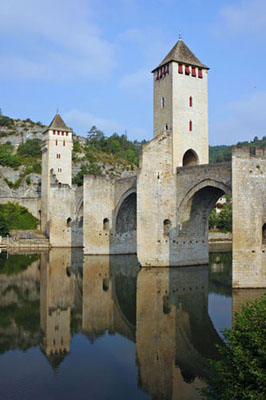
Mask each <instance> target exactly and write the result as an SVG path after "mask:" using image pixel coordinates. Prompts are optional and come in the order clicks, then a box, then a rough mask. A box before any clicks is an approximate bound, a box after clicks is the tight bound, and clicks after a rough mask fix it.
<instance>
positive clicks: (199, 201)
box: [180, 184, 231, 237]
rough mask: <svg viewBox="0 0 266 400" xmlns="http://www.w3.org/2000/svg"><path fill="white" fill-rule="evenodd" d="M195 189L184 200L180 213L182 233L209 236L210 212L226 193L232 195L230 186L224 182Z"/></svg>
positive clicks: (192, 235)
mask: <svg viewBox="0 0 266 400" xmlns="http://www.w3.org/2000/svg"><path fill="white" fill-rule="evenodd" d="M197 189H198V190H197ZM197 189H194V190H193V191H192V193H190V194H189V195H188V196H187V197H186V198H185V199H184V201H183V205H182V207H181V213H180V233H181V235H183V236H191V237H195V236H200V237H202V236H208V228H209V225H208V219H209V214H210V212H211V210H212V209H213V207H214V206H215V204H216V203H217V200H218V199H219V198H220V197H222V196H223V195H224V194H229V195H231V190H230V188H228V187H226V186H225V185H223V184H217V185H215V186H213V185H211V184H207V185H206V186H203V187H199V188H197Z"/></svg>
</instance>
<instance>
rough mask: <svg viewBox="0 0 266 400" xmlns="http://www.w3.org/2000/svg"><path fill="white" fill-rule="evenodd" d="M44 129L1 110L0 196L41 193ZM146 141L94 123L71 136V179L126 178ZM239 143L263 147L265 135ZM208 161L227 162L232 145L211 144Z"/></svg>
mask: <svg viewBox="0 0 266 400" xmlns="http://www.w3.org/2000/svg"><path fill="white" fill-rule="evenodd" d="M44 128H45V125H43V124H42V123H41V122H33V121H31V120H30V119H29V118H27V119H26V120H19V119H12V118H9V117H8V116H3V115H1V113H0V185H1V197H14V196H26V197H35V196H38V195H39V194H40V190H41V189H40V184H41V140H42V132H43V130H44ZM144 143H146V141H145V140H143V141H141V142H139V141H137V140H135V141H134V142H132V141H130V140H128V138H127V136H126V135H125V134H123V135H118V134H117V133H114V134H113V135H111V136H110V137H107V136H106V135H105V134H104V133H103V132H102V131H100V130H99V129H97V128H96V127H95V126H93V127H92V128H91V129H90V130H89V132H88V136H87V138H85V137H82V136H78V135H76V134H74V135H73V168H72V180H73V183H75V184H77V185H82V182H83V175H84V174H88V173H89V174H94V175H105V176H110V177H125V176H130V175H132V174H135V173H136V169H137V167H138V162H139V154H140V150H141V147H142V145H143V144H144ZM237 144H238V145H246V146H251V147H252V146H266V136H264V137H263V138H262V139H259V138H258V137H255V138H254V139H253V141H251V142H238V143H237ZM209 151H210V162H222V161H230V160H231V156H232V151H231V146H225V145H224V146H210V148H209Z"/></svg>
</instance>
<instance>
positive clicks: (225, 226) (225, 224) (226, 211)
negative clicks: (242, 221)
mask: <svg viewBox="0 0 266 400" xmlns="http://www.w3.org/2000/svg"><path fill="white" fill-rule="evenodd" d="M216 226H217V228H218V229H220V230H224V231H227V232H232V204H225V205H224V206H223V208H222V209H221V212H220V214H219V217H218V221H217V225H216Z"/></svg>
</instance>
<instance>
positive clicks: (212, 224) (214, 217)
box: [209, 208, 218, 229]
mask: <svg viewBox="0 0 266 400" xmlns="http://www.w3.org/2000/svg"><path fill="white" fill-rule="evenodd" d="M217 223H218V214H217V212H216V210H215V208H213V209H212V210H211V213H210V215H209V229H213V228H216V225H217Z"/></svg>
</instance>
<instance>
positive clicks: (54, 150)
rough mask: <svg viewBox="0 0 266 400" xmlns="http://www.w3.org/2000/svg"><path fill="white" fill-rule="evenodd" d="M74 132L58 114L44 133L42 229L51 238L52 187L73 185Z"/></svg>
mask: <svg viewBox="0 0 266 400" xmlns="http://www.w3.org/2000/svg"><path fill="white" fill-rule="evenodd" d="M72 148H73V142H72V130H71V129H70V128H68V127H67V126H66V124H65V123H64V121H63V119H62V118H61V116H60V115H59V114H58V113H57V114H56V115H55V117H54V119H53V120H52V122H51V123H50V125H49V126H48V127H47V129H46V130H45V131H44V132H43V140H42V205H41V212H42V213H41V229H42V230H43V231H45V233H46V234H47V236H49V219H50V215H49V214H50V201H51V200H50V187H51V184H52V183H55V182H59V183H61V184H66V185H68V186H69V187H71V184H72Z"/></svg>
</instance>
